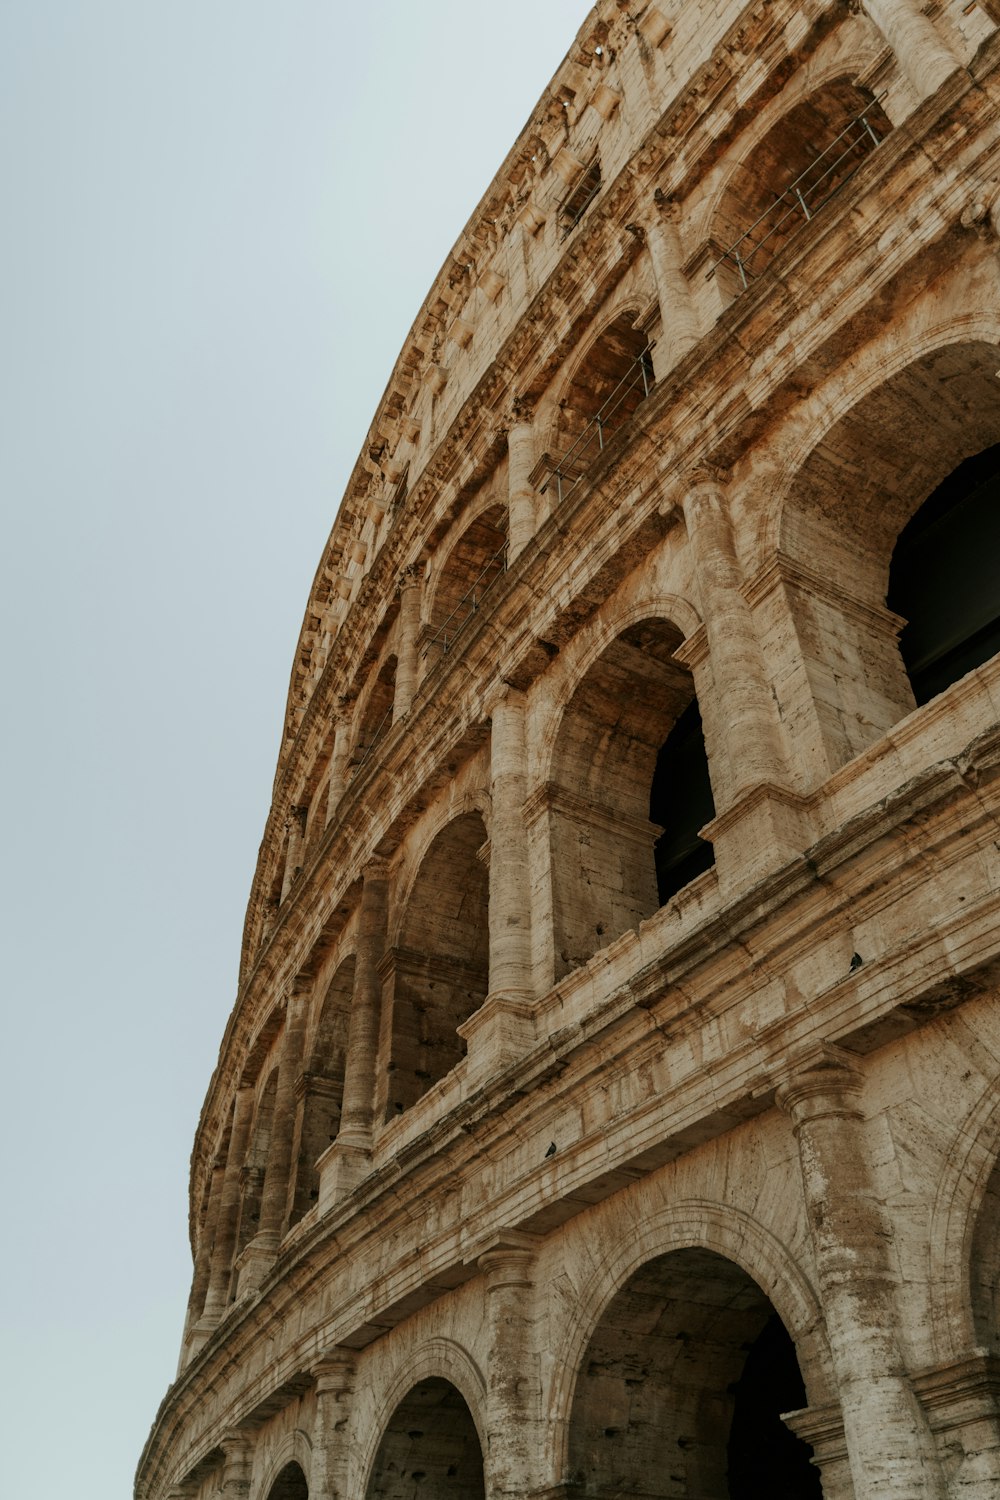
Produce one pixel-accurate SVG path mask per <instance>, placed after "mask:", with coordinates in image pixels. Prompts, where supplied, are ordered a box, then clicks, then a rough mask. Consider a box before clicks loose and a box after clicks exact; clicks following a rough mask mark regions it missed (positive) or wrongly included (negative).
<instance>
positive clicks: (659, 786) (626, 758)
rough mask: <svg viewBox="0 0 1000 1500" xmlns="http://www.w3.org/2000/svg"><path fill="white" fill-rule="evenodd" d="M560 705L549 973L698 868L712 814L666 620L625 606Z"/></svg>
mask: <svg viewBox="0 0 1000 1500" xmlns="http://www.w3.org/2000/svg"><path fill="white" fill-rule="evenodd" d="M630 615H631V617H632V622H631V623H629V624H628V625H627V626H625V628H624V629H622V628H620V627H619V628H618V629H617V630H616V631H615V632H614V633H613V634H610V635H609V637H608V638H606V639H603V640H602V641H601V643H600V649H599V650H598V651H597V652H596V653H595V654H594V655H593V656H591V658H590V660H589V662H588V664H587V666H586V668H585V670H584V671H583V672H582V673H581V674H580V675H579V676H578V678H577V680H576V682H575V684H574V686H573V688H572V691H571V692H570V694H569V695H568V696H567V698H566V700H565V701H564V703H563V706H562V712H561V715H560V718H559V722H558V728H557V729H556V732H555V735H554V736H553V742H552V748H551V756H550V774H549V780H548V782H547V784H546V792H547V807H546V812H547V816H548V829H549V847H550V868H551V882H552V926H553V946H554V954H555V964H554V967H555V977H556V979H560V978H562V977H563V975H565V974H567V973H569V972H571V970H573V969H575V968H578V967H579V966H580V965H581V964H583V963H586V962H587V960H588V959H589V958H591V957H592V956H593V955H594V953H596V952H597V951H598V950H599V949H601V948H604V947H606V946H607V945H608V944H609V943H611V942H613V941H614V940H615V939H616V938H618V937H620V936H622V934H623V933H625V932H628V931H629V930H630V929H634V928H637V927H638V925H639V923H640V922H641V921H642V920H644V919H645V918H646V917H649V916H651V915H652V914H653V913H654V912H655V911H656V910H657V909H658V908H659V906H660V905H661V904H663V902H664V901H666V900H668V899H669V898H670V897H671V896H672V895H674V894H676V892H677V891H678V890H680V889H681V887H682V886H684V885H686V884H688V882H689V881H690V880H692V879H694V878H695V876H696V875H698V874H700V873H702V872H703V871H704V870H706V869H708V868H709V867H710V866H711V864H712V862H713V855H712V850H711V846H710V845H709V844H707V843H706V842H705V841H704V840H703V839H701V837H700V834H699V832H698V830H699V829H700V828H702V827H703V826H704V825H705V824H706V823H709V822H710V821H711V820H712V818H713V817H714V812H715V809H714V801H713V795H712V788H711V781H710V777H709V771H708V759H707V754H706V752H705V746H704V738H703V735H702V728H701V719H700V715H699V713H698V702H697V694H696V691H695V684H694V678H693V676H692V674H691V671H690V670H689V668H688V667H687V665H686V664H684V662H683V661H682V660H681V659H679V658H678V656H677V654H676V653H677V651H678V648H679V647H680V646H681V645H682V643H683V639H684V637H683V635H682V633H681V631H680V630H679V629H678V628H677V626H676V625H675V624H674V623H673V621H672V620H670V619H666V618H664V617H663V616H660V615H650V614H649V613H648V612H647V611H638V610H637V611H630Z"/></svg>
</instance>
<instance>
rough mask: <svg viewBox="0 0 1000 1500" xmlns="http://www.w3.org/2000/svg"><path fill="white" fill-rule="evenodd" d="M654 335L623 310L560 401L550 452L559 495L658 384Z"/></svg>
mask: <svg viewBox="0 0 1000 1500" xmlns="http://www.w3.org/2000/svg"><path fill="white" fill-rule="evenodd" d="M648 344H649V341H648V339H647V337H646V335H645V334H644V333H643V332H642V331H641V329H638V328H635V327H633V324H632V314H631V313H621V314H620V315H619V316H618V317H617V318H616V319H615V320H614V322H613V323H609V324H608V326H607V328H605V329H604V330H603V332H602V333H601V334H599V335H598V337H597V338H596V339H595V340H594V342H593V344H592V345H591V346H590V348H589V350H588V351H587V354H586V356H585V357H584V358H583V359H582V360H581V361H580V363H579V365H578V366H577V367H576V370H575V372H574V374H573V376H572V378H571V380H570V382H569V385H568V386H567V388H566V391H565V394H564V395H563V397H562V399H561V400H560V402H559V417H558V421H557V423H556V431H555V436H554V439H553V452H552V455H551V457H550V470H551V477H550V478H549V480H548V481H547V485H546V488H548V487H549V486H555V489H556V491H557V494H556V499H557V500H559V499H563V498H564V497H565V496H566V495H567V494H568V493H569V491H570V490H571V489H572V487H573V485H574V484H575V483H576V482H577V480H578V479H580V478H582V476H583V475H584V474H586V473H587V472H588V471H589V470H590V469H591V468H593V466H594V465H595V464H596V463H597V461H598V460H599V458H600V456H601V454H602V452H603V451H604V449H605V447H606V446H607V444H608V443H609V442H610V441H611V440H612V438H614V436H615V434H616V433H618V432H619V431H621V429H622V428H623V427H624V426H625V425H626V423H627V422H629V421H630V420H631V418H632V416H633V415H634V414H635V411H636V408H637V407H638V406H639V405H640V403H641V402H642V401H644V400H645V399H646V396H647V395H648V394H649V392H650V390H651V389H652V385H653V365H652V359H651V357H650V354H649V350H648Z"/></svg>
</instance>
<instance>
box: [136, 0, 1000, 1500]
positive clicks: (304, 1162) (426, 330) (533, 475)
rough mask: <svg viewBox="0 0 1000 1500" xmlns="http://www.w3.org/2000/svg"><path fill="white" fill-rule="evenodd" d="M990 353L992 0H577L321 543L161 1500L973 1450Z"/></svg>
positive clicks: (911, 1495) (812, 1479) (985, 934)
mask: <svg viewBox="0 0 1000 1500" xmlns="http://www.w3.org/2000/svg"><path fill="white" fill-rule="evenodd" d="M998 375H1000V8H998V6H997V4H996V3H995V0H978V3H976V4H969V5H962V4H959V3H954V4H952V3H947V4H944V3H939V0H934V3H932V4H922V3H920V0H853V3H843V0H807V3H805V4H799V5H793V4H791V3H790V0H757V3H755V4H750V5H740V4H739V3H737V0H686V3H685V4H683V5H682V4H680V3H679V0H657V3H656V4H648V3H643V0H637V3H635V4H633V5H626V4H625V3H624V0H600V3H599V4H598V5H596V6H595V8H594V10H593V11H592V12H591V14H590V16H589V18H588V20H587V22H586V24H585V25H584V27H583V29H582V31H581V32H580V34H579V35H578V36H577V38H576V39H575V41H574V42H573V45H572V47H571V48H570V51H569V52H568V54H567V56H566V59H565V61H564V63H563V65H562V67H561V68H560V70H559V72H558V73H557V75H556V77H555V79H554V80H553V82H552V84H551V86H550V88H549V89H548V91H547V92H546V94H545V96H544V98H543V99H542V100H541V101H540V103H539V105H538V107H537V109H536V111H535V113H534V115H533V117H532V119H531V121H530V122H529V124H528V126H527V127H526V129H525V131H524V132H523V134H522V135H521V137H520V138H519V140H518V141H517V142H516V143H515V145H514V147H513V149H512V151H511V153H510V155H509V157H508V158H507V161H506V162H505V163H504V166H503V168H502V170H501V171H500V173H499V174H498V176H497V178H496V179H495V181H494V182H493V183H492V184H491V186H490V188H489V190H488V192H487V194H486V196H485V198H484V199H483V202H482V204H481V206H480V208H479V210H478V211H477V213H476V214H475V216H474V217H473V219H472V220H471V221H470V223H469V225H468V226H467V228H466V230H465V232H464V234H463V235H462V238H461V239H460V241H459V243H458V244H457V245H456V246H455V248H454V250H453V251H452V253H451V255H450V256H449V258H448V260H447V262H446V264H445V266H444V268H443V270H442V271H441V274H440V276H439V277H438V279H437V281H436V282H435V284H434V286H433V287H432V288H431V291H430V293H429V294H428V297H427V300H426V302H425V304H424V306H423V307H422V309H421V310H420V313H419V315H418V317H417V320H416V322H415V323H414V326H413V328H412V330H411V332H410V334H409V336H408V338H407V340H406V342H405V344H404V347H403V350H402V353H401V354H400V357H399V361H398V363H397V366H396V369H395V372H394V375H393V378H392V380H391V382H390V385H389V388H388V392H387V394H386V396H385V398H384V400H383V402H382V405H381V406H380V408H379V410H378V412H377V413H376V416H375V420H374V422H373V424H372V427H371V431H370V432H369V434H368V436H367V438H366V440H365V442H364V445H363V447H362V451H361V456H360V458H359V460H358V464H357V467H356V469H355V471H354V474H353V476H352V479H351V483H350V485H349V488H348V492H347V495H346V497H345V499H344V502H343V505H342V507H341V509H340V512H339V515H338V519H337V522H336V524H335V526H334V529H333V532H332V535H331V538H330V541H329V544H328V547H327V549H326V552H325V553H324V556H323V558H322V560H321V563H320V567H319V570H318V572H317V574H316V580H315V583H314V586H313V589H312V593H311V595H310V598H309V602H308V605H307V608H306V615H305V621H304V624H303V629H302V636H301V641H300V644H299V648H298V650H297V653H296V657H295V663H294V668H293V673H292V681H291V688H290V692H289V699H288V709H287V715H286V722H285V734H284V739H283V744H282V750H281V756H280V760H279V765H278V770H277V776H276V780H275V794H274V804H273V808H272V811H271V814H270V817H269V819H268V824H267V828H266V832H265V836H264V840H263V844H262V848H261V855H260V861H259V864H258V868H257V872H256V876H255V878H254V883H253V889H252V893H251V898H250V905H249V910H248V913H247V922H246V936H245V943H244V949H243V955H242V964H241V972H240V987H239V994H238V998H237V1003H236V1006H235V1008H234V1011H233V1014H232V1018H231V1020H230V1023H229V1027H228V1029H227V1032H226V1035H225V1037H224V1039H223V1043H222V1049H221V1053H220V1058H219V1065H218V1067H217V1069H216V1072H215V1075H214V1077H213V1079H212V1081H211V1084H210V1087H209V1091H208V1096H207V1098H206V1101H205V1106H204V1110H203V1113H202V1118H201V1121H200V1123H199V1126H198V1134H197V1138H196V1143H195V1150H194V1156H193V1163H192V1179H191V1240H192V1248H193V1254H194V1277H193V1283H192V1293H191V1303H190V1310H189V1317H188V1322H187V1327H186V1329H185V1332H184V1338H183V1349H182V1356H181V1363H180V1370H179V1374H178V1377H177V1380H176V1381H175V1383H174V1384H173V1385H172V1387H171V1388H170V1390H169V1391H168V1393H167V1395H166V1397H165V1398H164V1402H163V1405H162V1407H161V1409H160V1412H159V1414H158V1415H157V1418H156V1421H155V1424H154V1426H153V1429H152V1432H151V1434H150V1438H149V1441H148V1443H147V1446H146V1449H145V1451H144V1453H143V1456H142V1459H141V1462H140V1466H139V1472H138V1477H137V1485H136V1495H137V1497H138V1500H163V1497H168V1496H170V1497H181V1496H183V1497H186V1500H208V1497H210V1496H215V1495H217V1494H219V1493H221V1494H223V1495H226V1496H233V1497H236V1496H246V1497H247V1500H305V1497H307V1496H311V1497H315V1500H376V1497H377V1500H413V1497H415V1496H419V1497H422V1500H444V1497H452V1496H454V1497H458V1496H462V1497H464V1500H469V1497H472V1500H475V1497H486V1496H489V1497H490V1500H501V1497H503V1500H515V1497H532V1500H555V1497H569V1496H590V1497H595V1500H597V1497H600V1500H612V1497H624V1496H628V1497H638V1496H642V1497H647V1500H667V1497H671V1500H673V1497H678V1500H726V1497H734V1500H741V1497H742V1500H745V1497H754V1496H765V1495H766V1496H770V1497H780V1500H806V1497H814V1496H819V1495H821V1494H822V1495H823V1496H825V1497H826V1500H869V1497H874V1496H878V1497H882V1496H885V1497H890V1496H891V1497H896V1500H918V1497H919V1500H924V1497H926V1500H946V1497H948V1500H959V1497H961V1500H987V1497H995V1496H996V1495H997V1494H1000V1343H998V1339H1000V1305H998V1302H1000V1293H998V1285H1000V1165H998V1163H1000V1010H998V1006H997V985H998V982H1000V981H998V975H1000V820H998V810H1000V780H998V765H1000V727H998V709H1000V655H998V654H997V652H998V649H1000V627H998V619H1000V567H998V565H997V556H998V555H1000V554H998V547H997V544H998V542H1000V523H998V520H997V517H998V516H1000V478H998V476H1000V379H998ZM907 622H908V623H907Z"/></svg>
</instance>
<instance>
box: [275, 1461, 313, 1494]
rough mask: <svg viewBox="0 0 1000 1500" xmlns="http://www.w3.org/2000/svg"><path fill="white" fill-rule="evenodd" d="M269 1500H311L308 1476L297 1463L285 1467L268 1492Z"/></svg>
mask: <svg viewBox="0 0 1000 1500" xmlns="http://www.w3.org/2000/svg"><path fill="white" fill-rule="evenodd" d="M267 1500H309V1486H308V1484H307V1483H306V1476H305V1475H304V1474H303V1472H302V1470H301V1468H300V1467H299V1465H298V1464H297V1463H290V1464H286V1465H285V1467H284V1468H283V1469H282V1471H281V1473H280V1474H279V1475H278V1477H277V1479H276V1480H275V1481H274V1483H273V1484H272V1486H271V1488H270V1489H269V1490H268V1492H267Z"/></svg>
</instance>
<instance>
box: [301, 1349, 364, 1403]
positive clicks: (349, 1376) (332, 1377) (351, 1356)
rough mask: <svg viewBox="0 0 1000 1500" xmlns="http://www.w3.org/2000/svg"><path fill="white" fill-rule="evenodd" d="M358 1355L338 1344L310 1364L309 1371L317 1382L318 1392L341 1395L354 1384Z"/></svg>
mask: <svg viewBox="0 0 1000 1500" xmlns="http://www.w3.org/2000/svg"><path fill="white" fill-rule="evenodd" d="M357 1364H358V1357H357V1354H356V1353H355V1351H354V1350H353V1349H345V1348H343V1347H342V1346H341V1345H339V1344H337V1345H335V1346H334V1347H333V1348H332V1349H328V1350H327V1352H326V1353H325V1354H323V1355H321V1356H320V1358H319V1359H318V1360H317V1361H316V1363H315V1364H313V1365H310V1367H309V1373H310V1375H311V1376H312V1377H313V1379H314V1380H315V1382H316V1394H317V1395H318V1396H325V1395H341V1394H343V1393H344V1392H345V1391H349V1390H351V1389H352V1388H353V1385H354V1374H355V1371H356V1369H357Z"/></svg>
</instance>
